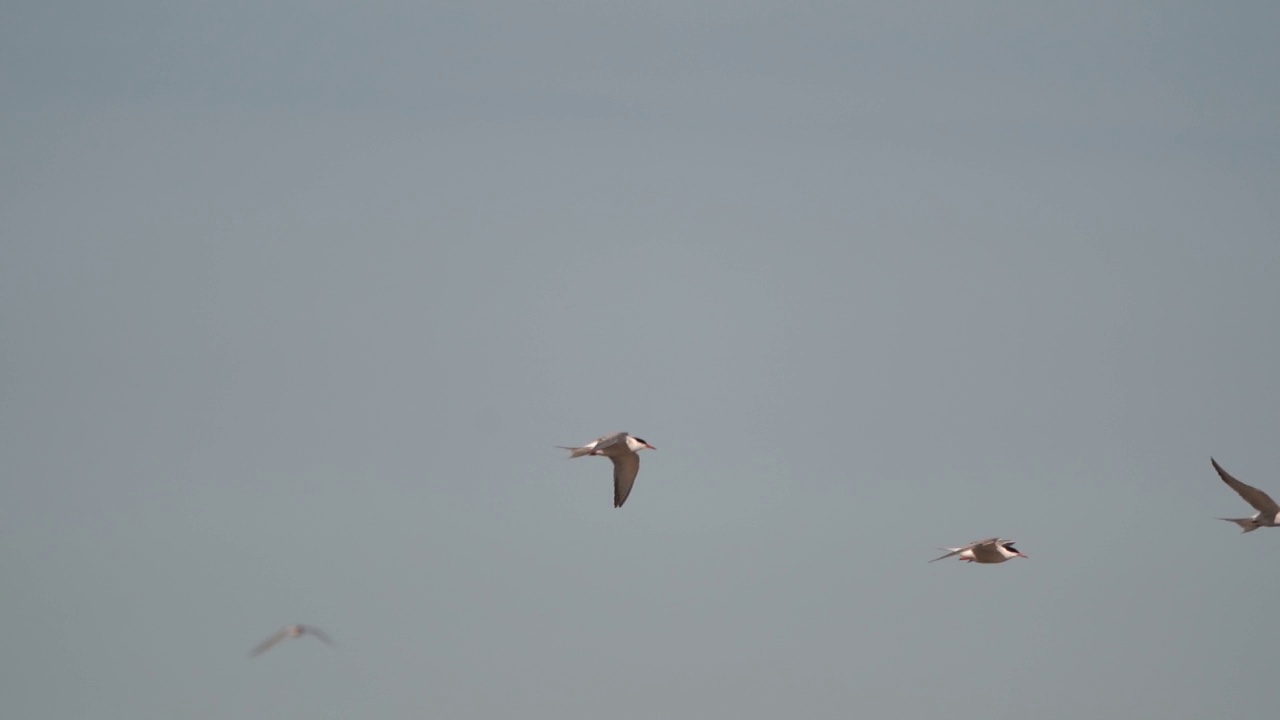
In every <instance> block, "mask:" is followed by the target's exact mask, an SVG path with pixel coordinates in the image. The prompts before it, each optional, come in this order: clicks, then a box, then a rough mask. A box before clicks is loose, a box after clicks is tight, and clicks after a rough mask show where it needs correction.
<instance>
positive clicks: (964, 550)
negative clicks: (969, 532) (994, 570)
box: [929, 538, 1026, 565]
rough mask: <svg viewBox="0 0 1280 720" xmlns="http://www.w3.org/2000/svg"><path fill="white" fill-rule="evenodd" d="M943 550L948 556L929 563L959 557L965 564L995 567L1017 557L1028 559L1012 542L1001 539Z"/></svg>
mask: <svg viewBox="0 0 1280 720" xmlns="http://www.w3.org/2000/svg"><path fill="white" fill-rule="evenodd" d="M943 550H948V551H949V552H948V553H947V554H946V555H943V556H942V557H936V558H934V559H932V560H930V561H929V562H937V561H939V560H942V559H943V558H949V557H951V556H953V555H958V556H960V559H961V560H963V561H965V562H976V563H980V564H982V565H994V564H996V563H1002V562H1004V561H1005V560H1011V559H1013V558H1016V557H1020V558H1025V557H1026V555H1023V554H1022V553H1021V552H1020V551H1019V550H1018V549H1017V548H1015V547H1014V546H1013V541H1012V540H1001V539H1000V538H987V539H986V540H978V541H976V542H971V543H969V544H968V545H964V546H961V547H956V548H943Z"/></svg>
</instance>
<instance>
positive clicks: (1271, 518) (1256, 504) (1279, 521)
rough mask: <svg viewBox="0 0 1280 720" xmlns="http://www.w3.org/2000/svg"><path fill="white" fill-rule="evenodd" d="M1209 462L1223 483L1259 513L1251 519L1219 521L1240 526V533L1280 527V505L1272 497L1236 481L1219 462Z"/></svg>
mask: <svg viewBox="0 0 1280 720" xmlns="http://www.w3.org/2000/svg"><path fill="white" fill-rule="evenodd" d="M1209 462H1211V463H1213V469H1214V470H1217V471H1218V477H1220V478H1222V482H1224V483H1226V484H1228V485H1230V486H1231V489H1232V490H1235V491H1236V492H1237V493H1239V495H1240V497H1242V498H1244V501H1245V502H1247V503H1249V504H1250V505H1252V506H1253V509H1254V510H1257V511H1258V512H1257V513H1255V514H1254V516H1253V517H1251V518H1218V519H1219V520H1226V521H1227V522H1233V523H1235V524H1237V525H1239V526H1240V527H1241V528H1242V530H1241V531H1240V532H1253V531H1254V530H1257V529H1258V528H1260V527H1277V526H1280V505H1277V504H1276V501H1275V500H1272V499H1271V496H1270V495H1268V494H1266V493H1264V492H1262V491H1261V490H1259V489H1258V488H1256V487H1251V486H1249V485H1245V484H1244V483H1242V482H1240V481H1239V480H1237V479H1235V478H1234V477H1232V476H1231V473H1229V472H1227V471H1226V470H1223V469H1222V466H1221V465H1219V464H1218V461H1217V460H1214V459H1213V458H1209Z"/></svg>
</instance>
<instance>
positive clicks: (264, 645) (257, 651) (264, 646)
mask: <svg viewBox="0 0 1280 720" xmlns="http://www.w3.org/2000/svg"><path fill="white" fill-rule="evenodd" d="M287 637H289V629H288V628H285V629H283V630H281V631H280V632H278V633H276V634H275V635H272V636H271V637H269V638H267V639H266V640H263V641H262V642H261V643H259V644H258V647H256V648H254V649H253V652H251V653H249V657H258V656H259V655H261V654H262V653H264V652H266V651H268V650H270V649H271V648H273V647H275V646H276V645H277V644H278V643H279V642H280V641H281V640H283V639H285V638H287Z"/></svg>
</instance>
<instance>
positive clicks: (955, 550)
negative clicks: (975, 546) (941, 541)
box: [926, 548, 968, 564]
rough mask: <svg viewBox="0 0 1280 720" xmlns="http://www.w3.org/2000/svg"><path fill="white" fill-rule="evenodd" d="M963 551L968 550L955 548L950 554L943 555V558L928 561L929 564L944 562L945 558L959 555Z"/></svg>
mask: <svg viewBox="0 0 1280 720" xmlns="http://www.w3.org/2000/svg"><path fill="white" fill-rule="evenodd" d="M943 549H944V550H945V549H946V548H943ZM965 550H968V548H955V549H954V550H952V551H951V552H949V553H947V554H946V555H943V556H941V557H936V558H934V559H932V560H930V561H929V562H938V561H939V560H945V559H947V558H949V557H951V556H952V555H959V554H960V553H962V552H964V551H965ZM926 564H927V563H926Z"/></svg>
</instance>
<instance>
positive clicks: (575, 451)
mask: <svg viewBox="0 0 1280 720" xmlns="http://www.w3.org/2000/svg"><path fill="white" fill-rule="evenodd" d="M557 447H559V448H560V449H561V450H568V451H569V457H570V458H571V459H572V458H576V457H582V456H583V455H603V456H604V457H607V458H609V459H610V460H612V461H613V506H614V507H616V508H620V507H622V503H624V502H626V501H627V496H628V495H630V494H631V486H632V485H634V484H635V482H636V475H638V474H639V473H640V455H639V454H638V453H639V452H640V451H641V450H655V449H656V448H654V447H653V446H652V445H650V444H649V443H647V442H645V441H644V440H641V439H640V438H638V437H635V436H634V435H632V434H631V433H625V432H620V433H611V434H609V435H603V436H601V437H598V438H596V439H595V440H592V441H591V442H589V443H587V444H586V445H582V446H579V447H565V446H564V445H559V446H557Z"/></svg>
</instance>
